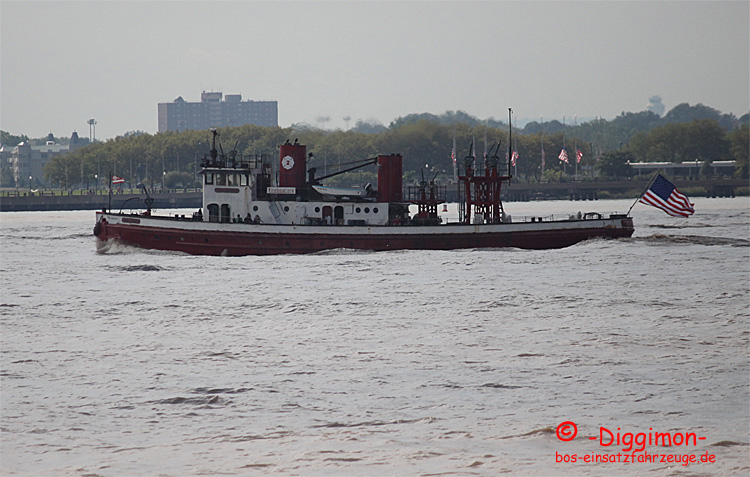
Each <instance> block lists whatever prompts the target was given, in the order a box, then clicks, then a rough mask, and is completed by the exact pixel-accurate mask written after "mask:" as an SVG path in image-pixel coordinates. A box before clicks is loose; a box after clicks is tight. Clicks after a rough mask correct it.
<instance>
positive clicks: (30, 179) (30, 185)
mask: <svg viewBox="0 0 750 477" xmlns="http://www.w3.org/2000/svg"><path fill="white" fill-rule="evenodd" d="M29 195H31V176H29Z"/></svg>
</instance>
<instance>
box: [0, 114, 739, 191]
mask: <svg viewBox="0 0 750 477" xmlns="http://www.w3.org/2000/svg"><path fill="white" fill-rule="evenodd" d="M681 119H684V121H680V120H681ZM748 123H750V116H748V115H744V116H743V117H742V118H739V119H737V118H735V117H734V116H733V115H723V114H721V113H719V112H718V111H716V110H714V109H712V108H708V107H706V106H703V105H700V104H699V105H696V106H689V105H679V106H677V107H675V108H674V109H673V110H671V111H670V112H668V113H667V114H666V115H665V116H664V117H660V116H658V115H656V114H654V113H652V112H649V111H644V112H641V113H622V114H621V115H620V116H618V117H617V118H615V119H613V120H611V121H606V120H603V119H596V120H593V121H588V122H585V123H583V124H581V125H578V126H567V125H563V124H561V123H559V122H558V121H549V122H545V123H535V122H531V123H528V124H526V125H525V126H524V128H520V129H519V128H513V135H512V143H511V149H512V150H515V151H517V153H518V160H517V163H516V166H515V167H513V171H512V172H513V173H514V175H515V176H516V177H518V178H520V179H522V180H558V179H560V178H562V177H565V176H566V175H569V174H571V173H573V171H574V168H575V166H574V163H575V161H576V151H577V150H578V151H580V152H581V154H582V155H583V157H582V160H581V162H580V164H579V172H580V171H583V170H584V169H585V170H587V171H588V173H591V172H592V169H593V168H596V169H597V171H598V173H599V174H600V175H605V176H606V175H612V176H619V177H622V176H623V174H624V175H628V170H627V161H630V162H654V161H666V162H682V161H693V160H697V161H700V162H705V163H710V162H713V161H719V160H735V161H737V167H736V175H737V176H740V177H747V175H748V149H750V138H749V136H748ZM374 126H376V125H364V124H360V123H358V124H357V127H355V128H354V129H352V130H348V131H342V130H335V131H330V130H323V129H318V128H314V127H311V126H309V125H304V124H295V125H292V126H291V127H287V128H281V127H261V126H254V125H244V126H238V127H226V128H219V133H220V141H221V148H222V149H223V151H224V152H225V153H228V152H229V151H230V150H236V151H237V152H238V154H241V155H242V156H243V157H251V156H257V155H261V154H266V155H269V156H271V158H272V160H273V161H274V162H275V160H276V158H277V155H278V146H279V145H280V144H283V143H284V142H285V141H287V140H292V141H294V140H298V141H299V142H300V143H301V144H306V145H307V150H308V153H312V154H313V157H312V159H311V161H310V163H309V164H308V167H316V168H317V170H318V173H317V175H318V176H322V175H324V174H329V173H332V172H335V171H336V170H338V168H339V167H340V165H342V164H347V163H350V162H352V161H356V160H361V159H367V158H371V157H375V156H376V155H377V154H391V153H399V154H401V155H402V156H403V157H404V173H405V178H406V180H407V182H408V181H411V180H419V179H421V177H422V175H423V174H424V175H425V176H429V177H430V178H431V177H433V176H434V175H436V174H437V180H442V181H445V180H451V179H452V178H453V167H454V166H453V163H454V160H453V157H455V162H456V164H457V165H458V166H459V167H462V164H463V159H464V157H465V156H466V155H468V154H469V151H470V149H473V152H474V154H475V155H476V157H477V161H479V162H480V163H481V161H482V157H483V155H484V153H485V151H487V150H494V149H493V146H495V147H496V148H497V149H498V150H499V154H498V155H500V156H501V158H502V159H501V163H502V164H503V165H505V164H507V162H506V157H507V156H506V154H507V152H508V125H507V122H506V123H503V122H502V121H496V120H479V119H477V118H474V117H473V116H470V115H468V114H466V113H463V112H458V113H455V112H447V113H445V114H444V115H441V116H435V115H430V114H420V115H409V116H406V117H402V118H398V119H397V120H395V121H394V122H392V123H391V124H390V125H389V127H387V128H386V127H382V126H381V127H379V128H378V127H374ZM363 130H364V131H366V132H364V131H363ZM4 135H5V136H4V137H7V136H8V133H4ZM210 138H211V133H210V132H209V131H185V132H164V133H157V134H153V135H152V134H147V133H142V132H132V133H127V134H125V135H123V136H118V137H116V138H114V139H109V140H107V141H103V142H96V143H94V144H91V145H88V146H85V147H82V148H80V149H77V150H74V151H71V152H69V153H66V154H63V155H60V156H56V157H54V158H52V159H51V160H50V161H49V163H48V164H47V166H46V168H45V178H46V180H47V181H48V183H50V184H53V185H54V186H61V187H66V188H72V187H85V188H90V187H94V184H95V180H98V181H99V182H100V184H102V185H103V184H105V183H106V180H103V179H105V178H106V177H107V175H108V174H109V173H112V174H114V175H117V176H119V177H123V178H124V179H125V180H126V182H127V183H129V184H130V185H131V187H135V186H136V185H137V184H138V183H144V184H145V185H147V186H148V187H153V186H155V185H159V186H162V185H163V186H167V187H174V186H179V185H182V186H186V187H189V186H193V185H197V180H196V179H197V178H198V174H197V173H198V171H199V164H200V161H201V159H202V158H203V157H204V155H205V154H206V153H207V152H208V151H209V149H210ZM454 139H455V144H456V151H455V152H454V151H452V149H453V143H454ZM498 143H500V146H499V147H497V146H496V145H497V144H498ZM563 148H564V149H566V151H567V154H568V158H569V164H564V163H562V162H561V161H560V160H559V159H558V156H559V154H560V151H562V149H563ZM542 151H544V165H542V161H543V155H542ZM375 177H376V172H375V171H374V170H364V171H362V172H351V173H348V174H345V175H342V176H338V177H336V178H334V179H335V180H332V181H329V182H332V183H336V182H338V183H347V182H373V181H374V180H375Z"/></svg>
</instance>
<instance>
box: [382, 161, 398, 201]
mask: <svg viewBox="0 0 750 477" xmlns="http://www.w3.org/2000/svg"><path fill="white" fill-rule="evenodd" d="M401 175H402V158H401V156H400V155H398V154H391V155H390V156H378V202H401V200H402V195H401V194H402V192H401Z"/></svg>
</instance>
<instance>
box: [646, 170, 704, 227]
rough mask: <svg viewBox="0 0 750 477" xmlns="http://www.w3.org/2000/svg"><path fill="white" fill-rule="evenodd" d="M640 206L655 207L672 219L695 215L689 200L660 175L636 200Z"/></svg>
mask: <svg viewBox="0 0 750 477" xmlns="http://www.w3.org/2000/svg"><path fill="white" fill-rule="evenodd" d="M638 201H639V202H641V203H642V204H646V205H652V206H654V207H657V208H659V209H661V210H663V211H664V212H666V213H667V214H669V215H671V216H673V217H689V216H691V215H693V213H695V209H694V208H693V204H691V203H690V199H688V198H687V196H685V195H684V194H682V193H680V191H678V190H677V188H675V186H674V184H672V183H671V182H669V181H668V180H667V179H665V178H664V176H662V175H661V174H657V175H656V179H654V182H652V183H651V187H649V188H648V190H647V191H646V192H645V193H644V194H643V195H642V196H641V198H640V199H639V200H638Z"/></svg>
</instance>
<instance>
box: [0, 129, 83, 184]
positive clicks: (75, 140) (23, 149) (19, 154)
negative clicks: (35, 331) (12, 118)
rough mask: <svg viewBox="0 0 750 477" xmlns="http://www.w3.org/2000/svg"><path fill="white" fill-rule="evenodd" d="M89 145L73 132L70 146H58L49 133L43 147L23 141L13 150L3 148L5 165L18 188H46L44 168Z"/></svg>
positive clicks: (6, 147)
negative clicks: (61, 157) (51, 160)
mask: <svg viewBox="0 0 750 477" xmlns="http://www.w3.org/2000/svg"><path fill="white" fill-rule="evenodd" d="M88 143H89V140H88V139H81V138H80V137H78V133H77V132H75V131H73V134H71V136H70V141H69V143H68V144H58V143H57V141H56V140H55V136H54V135H53V134H52V133H49V134H48V135H47V141H46V143H45V144H44V145H41V146H34V145H32V144H31V142H29V141H23V142H21V143H20V144H18V145H17V146H15V147H13V148H12V149H11V148H9V147H8V146H3V148H2V150H3V154H2V157H3V163H4V164H7V165H8V166H9V167H10V169H11V173H12V174H13V180H15V182H16V186H18V187H22V186H23V187H26V186H28V187H29V188H31V187H38V186H44V185H47V184H46V182H45V180H44V166H46V165H47V163H48V162H49V161H50V159H52V158H53V157H55V156H59V155H60V154H64V153H66V152H68V151H72V150H74V149H78V148H79V147H83V146H85V145H87V144H88ZM8 149H9V151H8ZM6 161H7V162H6Z"/></svg>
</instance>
